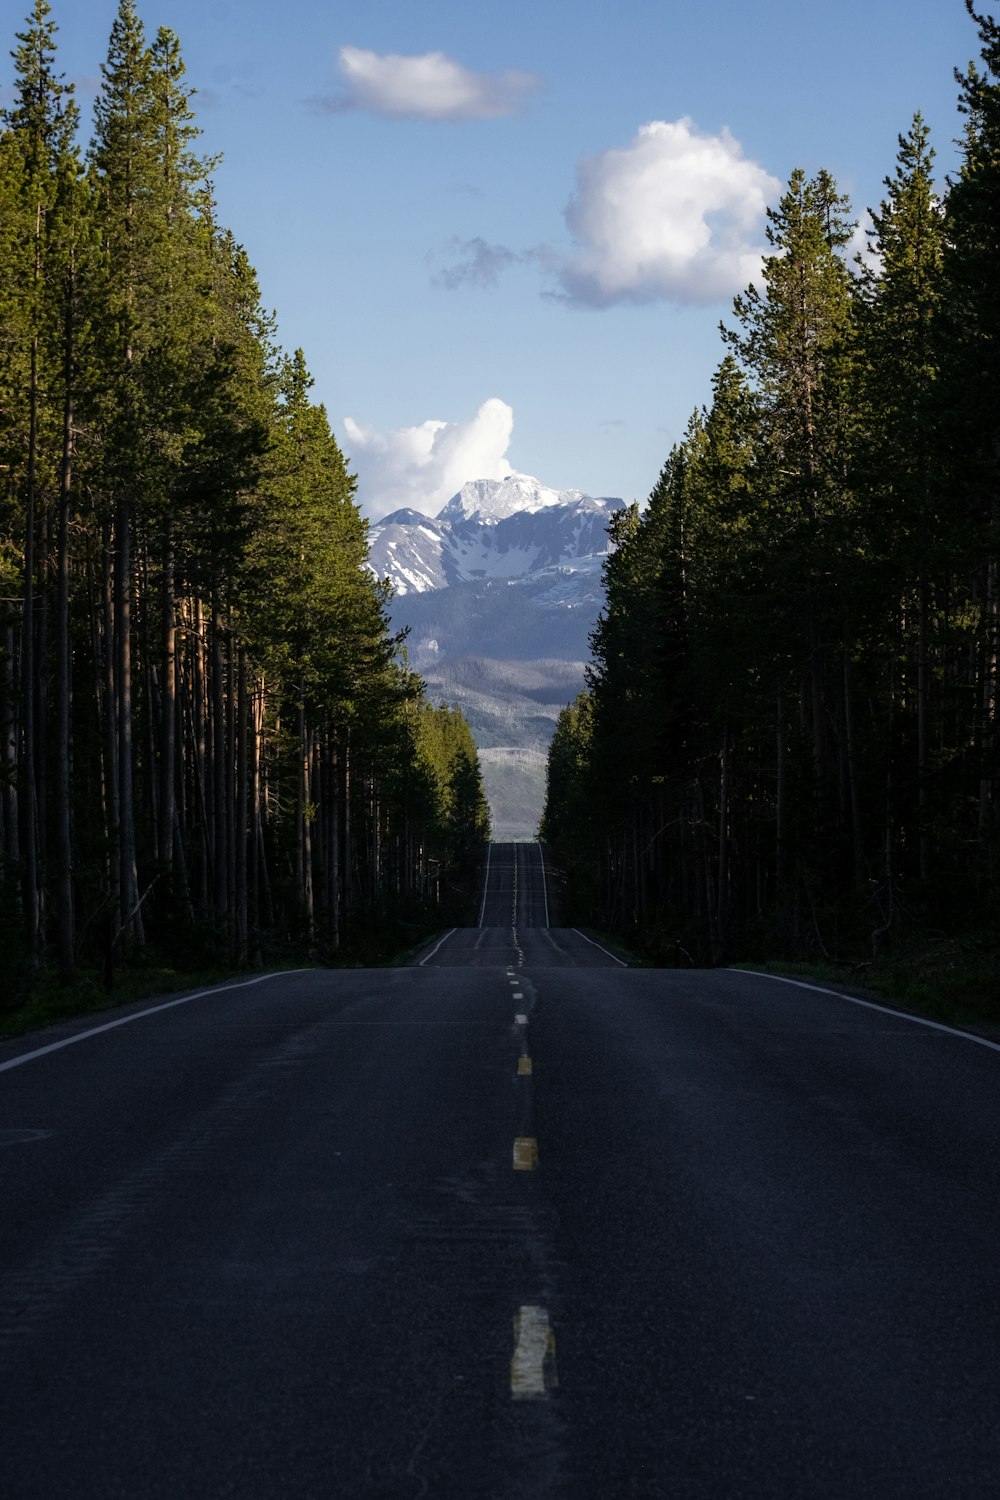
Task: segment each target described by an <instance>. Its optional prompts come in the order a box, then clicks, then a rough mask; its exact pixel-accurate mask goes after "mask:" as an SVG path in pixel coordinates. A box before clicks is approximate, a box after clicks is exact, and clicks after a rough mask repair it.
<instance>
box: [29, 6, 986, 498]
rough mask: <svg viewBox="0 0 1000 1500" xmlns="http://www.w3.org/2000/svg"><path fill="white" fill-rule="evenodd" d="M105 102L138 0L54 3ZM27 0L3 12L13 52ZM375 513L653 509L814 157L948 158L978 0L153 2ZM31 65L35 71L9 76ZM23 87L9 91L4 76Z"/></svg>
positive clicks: (858, 164)
mask: <svg viewBox="0 0 1000 1500" xmlns="http://www.w3.org/2000/svg"><path fill="white" fill-rule="evenodd" d="M51 3H52V7H53V12H54V16H55V19H56V21H57V23H58V25H59V28H60V33H59V42H60V63H61V66H62V68H63V69H64V71H65V72H66V73H67V74H68V76H70V77H71V78H73V79H74V80H75V81H76V82H77V85H78V90H79V94H80V102H81V105H82V106H83V108H84V111H85V113H89V109H90V105H91V102H92V98H93V94H94V90H95V87H96V84H97V80H98V75H99V67H100V63H101V61H102V59H103V57H104V55H105V51H106V46H107V38H108V34H109V32H110V28H111V23H112V20H113V18H114V13H115V10H116V0H51ZM27 9H28V4H27V0H21V3H18V0H4V3H3V16H4V18H5V20H6V22H7V24H6V26H5V31H6V34H7V37H8V42H7V45H8V46H11V45H13V33H14V31H15V29H19V23H20V21H21V19H22V17H23V14H24V13H25V12H26V11H27ZM139 11H140V14H141V15H142V17H143V20H144V22H145V24H146V26H147V29H148V31H149V34H150V36H152V34H153V33H154V32H155V29H156V28H157V26H159V25H161V24H162V25H166V26H170V27H171V28H172V29H173V30H174V31H176V32H177V33H178V35H179V37H180V39H181V44H182V48H183V52H184V57H185V60H186V63H187V66H188V73H189V77H190V81H191V82H192V84H193V85H194V86H195V87H196V88H197V89H198V91H199V93H198V97H197V98H196V99H195V101H194V105H195V109H196V112H197V115H198V120H199V123H200V124H201V126H202V127H203V131H204V135H203V140H202V146H203V148H204V149H205V150H206V151H211V152H215V151H221V152H222V153H223V158H224V159H223V162H222V165H221V167H220V169H219V172H218V176H217V188H218V199H219V205H220V215H221V217H222V219H223V220H224V222H226V223H227V224H228V225H229V226H230V227H231V228H232V229H233V230H234V232H235V233H236V235H237V237H238V238H239V239H240V240H241V241H242V242H243V243H244V244H245V245H246V247H247V250H248V252H249V255H250V258H251V261H252V262H253V263H254V265H255V266H256V267H257V270H258V273H259V275H260V279H261V285H262V290H263V295H264V300H265V303H266V305H267V306H268V307H273V308H274V310H275V311H276V313H277V316H278V324H279V330H280V337H281V341H282V343H283V344H284V346H285V347H286V348H288V349H294V348H295V347H297V346H300V345H301V347H302V348H303V349H304V350H305V352H306V358H307V361H308V363H309V366H310V368H311V370H312V371H313V374H314V376H315V379H316V385H315V393H314V394H315V396H316V398H317V399H318V400H322V401H323V402H324V403H325V405H326V407H327V410H328V412H329V414H330V418H331V422H332V424H333V427H334V430H335V431H336V433H337V436H338V438H339V440H340V441H341V443H342V446H343V447H344V450H345V452H346V453H347V455H348V457H349V459H350V460H351V462H352V464H353V466H354V467H355V468H356V469H357V471H358V473H359V476H360V491H359V493H360V498H361V501H362V505H363V507H364V508H365V509H366V511H367V512H368V513H369V514H370V515H373V516H374V515H377V514H379V513H382V512H384V511H385V510H387V509H389V508H392V507H395V506H396V505H400V504H412V505H415V506H417V507H418V508H420V509H424V510H428V511H435V510H437V509H439V508H440V505H442V504H443V503H444V501H445V500H446V499H447V498H448V496H449V495H450V494H451V493H452V492H453V491H454V490H455V489H456V488H458V485H459V484H460V483H462V482H463V480H465V479H473V478H479V477H491V476H494V477H499V476H501V475H502V474H503V473H505V472H507V471H508V470H509V469H517V470H520V471H522V472H526V473H530V474H535V475H537V476H538V477H539V478H541V479H542V480H543V481H544V482H545V483H546V484H548V485H551V486H554V487H557V488H576V489H581V490H585V491H587V492H589V493H591V494H613V495H621V496H623V497H625V498H626V499H633V498H636V499H643V498H644V497H645V496H646V494H647V493H648V492H649V490H650V489H651V488H652V486H653V483H654V482H655V479H656V476H657V473H658V471H659V468H660V465H661V464H662V462H663V460H664V458H665V457H666V455H667V452H668V451H669V448H670V445H671V444H672V442H674V441H675V440H676V439H677V438H678V437H679V436H680V435H681V434H682V432H683V430H684V427H685V425H686V422H687V419H688V416H689V415H690V412H691V410H692V409H693V408H694V407H695V406H696V405H698V404H700V403H701V402H702V401H703V400H704V399H705V398H706V395H707V392H708V389H709V382H710V379H711V375H712V371H713V369H714V367H715V365H716V364H717V362H718V360H719V358H720V357H721V346H720V342H719V338H718V332H717V329H718V323H719V320H720V318H725V317H726V316H727V315H728V312H729V307H730V304H731V299H732V295H733V293H734V292H735V291H737V290H739V289H740V288H741V286H742V285H743V284H745V281H746V279H747V276H748V274H750V273H752V268H753V266H754V264H755V263H756V262H755V257H756V256H758V255H759V252H760V248H761V246H762V244H763V234H762V225H763V217H764V214H763V210H764V206H765V205H766V204H767V203H773V202H774V201H775V200H776V197H777V195H778V194H779V193H780V191H781V188H782V186H783V184H784V183H785V182H786V181H787V178H788V175H789V173H790V172H791V170H792V169H793V168H794V167H796V166H802V167H804V168H805V169H806V170H807V171H808V172H814V171H816V170H818V169H819V168H820V167H825V168H827V169H828V170H830V171H831V172H832V173H833V174H834V176H835V177H836V178H837V180H838V182H839V184H840V185H841V188H842V190H844V191H846V192H847V193H849V194H850V197H851V200H852V203H853V204H854V206H855V209H856V210H857V211H858V213H860V212H861V211H863V210H864V209H865V208H866V207H867V206H868V205H871V204H874V203H877V202H878V201H879V199H880V197H881V194H882V179H883V177H884V176H885V175H886V174H887V173H889V172H890V171H891V170H892V168H893V164H894V160H895V153H896V138H897V135H898V134H899V132H900V131H903V130H905V129H906V128H907V127H908V125H909V122H910V120H911V118H912V115H913V113H914V111H915V110H917V109H920V110H921V111H922V112H923V114H924V117H925V119H926V120H927V121H928V123H929V125H930V127H931V132H932V139H933V142H934V145H935V147H936V149H937V151H938V166H939V168H940V171H941V173H942V175H943V174H944V172H946V171H947V170H949V169H950V168H951V167H953V165H954V162H955V152H954V145H953V141H954V138H955V137H956V136H957V135H958V134H959V132H960V119H959V116H958V115H957V112H956V108H955V98H956V88H955V84H954V80H953V76H952V71H953V68H954V67H955V66H956V65H958V66H964V65H965V64H966V63H967V62H968V60H969V58H970V57H973V56H975V55H976V53H977V46H976V42H977V38H976V32H975V29H974V27H973V25H972V23H971V22H970V21H969V19H968V17H967V15H966V13H965V9H964V6H963V5H962V3H961V0H923V3H921V4H919V5H914V4H913V3H912V0H864V3H862V0H836V3H833V4H825V5H819V4H816V3H815V0H758V3H756V4H749V3H747V0H716V3H715V4H705V3H704V0H673V3H664V0H618V3H614V4H611V3H603V0H602V3H594V0H572V3H570V0H531V3H528V0H503V3H497V0H474V3H470V0H461V3H458V0H423V3H421V4H414V3H413V0H368V3H366V4H365V5H363V6H356V7H348V6H345V5H338V4H335V3H330V0H286V3H285V4H283V5H275V4H274V3H273V0H268V3H264V0H243V3H236V0H140V4H139ZM6 77H7V78H9V73H8V74H7V75H6ZM5 81H6V80H5Z"/></svg>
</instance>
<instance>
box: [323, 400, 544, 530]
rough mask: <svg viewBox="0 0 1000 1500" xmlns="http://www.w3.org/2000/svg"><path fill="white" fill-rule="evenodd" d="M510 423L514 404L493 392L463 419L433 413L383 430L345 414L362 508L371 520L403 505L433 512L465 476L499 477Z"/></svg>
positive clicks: (506, 471) (506, 467)
mask: <svg viewBox="0 0 1000 1500" xmlns="http://www.w3.org/2000/svg"><path fill="white" fill-rule="evenodd" d="M513 427H514V412H513V409H512V408H511V407H510V406H508V405H507V403H506V401H501V400H500V399H499V397H497V396H491V397H490V398H489V400H488V401H484V402H483V404H482V405H481V406H480V408H479V410H478V411H477V412H476V414H475V416H473V417H470V418H469V419H468V420H467V421H465V422H443V421H440V420H438V419H434V418H432V419H431V420H429V421H427V422H421V423H420V424H419V425H417V426H415V427H398V428H396V430H395V431H393V432H389V433H385V434H383V433H380V432H376V431H375V430H374V429H373V428H370V427H364V426H362V424H361V423H360V422H356V421H355V420H354V418H353V417H345V418H344V430H345V432H346V433H347V440H348V448H349V451H350V462H351V467H352V468H354V469H356V470H357V474H358V498H359V500H360V501H361V505H362V508H363V509H364V511H365V513H366V515H368V516H370V517H371V518H372V520H378V519H379V518H380V517H381V516H385V515H388V514H389V512H390V511H393V510H399V509H400V508H401V507H402V506H410V507H412V508H413V509H414V510H420V511H423V512H424V514H425V515H434V514H435V513H436V512H437V511H439V510H440V509H441V506H442V505H444V503H445V501H447V500H450V499H451V497H452V495H454V494H455V493H456V491H458V490H459V489H461V487H462V485H463V484H464V483H465V481H466V480H467V479H471V478H475V479H502V478H503V477H504V475H505V474H509V473H510V464H509V463H508V462H507V459H506V457H505V455H506V453H507V449H508V448H509V447H510V437H511V432H512V431H513Z"/></svg>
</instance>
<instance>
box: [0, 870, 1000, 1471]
mask: <svg viewBox="0 0 1000 1500" xmlns="http://www.w3.org/2000/svg"><path fill="white" fill-rule="evenodd" d="M481 915H482V924H481V925H480V926H479V927H478V928H473V929H467V930H460V931H456V932H454V933H451V934H449V935H447V936H446V937H444V938H443V940H438V941H437V942H436V943H434V944H430V945H428V948H427V950H426V951H425V952H424V953H423V954H421V955H419V956H418V960H417V961H415V962H414V964H413V965H412V966H411V967H409V968H406V969H394V970H393V969H389V970H380V971H376V970H370V971H339V972H338V971H316V970H310V971H303V972H296V973H289V974H285V975H274V976H269V977H266V978H255V979H253V980H250V981H245V982H241V983H239V984H234V985H231V986H228V987H220V988H216V989H213V990H211V991H207V992H201V993H198V994H193V995H190V996H186V997H180V998H171V999H169V1000H167V1001H164V1002H144V1003H142V1004H139V1005H134V1006H131V1007H126V1008H123V1009H121V1010H118V1011H113V1012H109V1013H107V1014H103V1015H100V1016H98V1017H92V1018H90V1019H89V1020H86V1021H79V1022H75V1023H72V1024H69V1025H65V1026H62V1027H59V1028H56V1029H53V1030H51V1031H47V1032H44V1033H39V1034H36V1035H34V1036H29V1037H24V1038H21V1039H19V1040H18V1041H16V1042H10V1043H6V1044H3V1045H2V1046H0V1413H2V1416H0V1423H2V1432H0V1496H2V1497H3V1500H29V1497H30V1500H36V1497H37V1500H62V1497H66V1500H112V1497H128V1500H141V1497H146V1496H156V1497H165V1500H185V1497H216V1496H232V1497H239V1500H255V1497H272V1496H274V1497H286V1496H287V1497H310V1500H312V1497H316V1500H341V1497H343V1500H349V1497H353V1496H373V1497H385V1500H390V1497H392V1500H395V1497H400V1500H409V1497H422V1496H427V1497H430V1500H448V1497H459V1500H488V1497H497V1500H507V1497H522V1496H523V1497H539V1500H541V1497H545V1500H548V1497H565V1500H616V1497H619V1496H623V1497H624V1496H665V1497H675V1500H684V1497H689V1496H690V1497H705V1500H709V1497H711V1500H716V1497H747V1500H757V1497H771V1496H773V1497H780V1500H784V1497H790V1500H800V1497H803V1500H807V1497H812V1496H822V1497H831V1500H834V1497H835V1500H855V1497H856V1500H862V1497H863V1500H897V1497H898V1500H920V1497H932V1496H933V1497H942V1500H945V1497H947V1500H962V1497H980V1496H982V1497H990V1500H995V1497H997V1496H998V1495H1000V1378H998V1377H1000V1353H998V1350H1000V1109H998V1105H1000V1087H998V1084H1000V1049H998V1048H997V1047H996V1046H992V1045H990V1044H989V1043H988V1042H984V1041H981V1040H978V1039H974V1038H970V1037H967V1036H965V1035H963V1034H958V1033H955V1032H950V1031H948V1030H946V1029H940V1028H935V1027H932V1026H929V1025H925V1024H920V1023H918V1022H915V1021H912V1020H910V1019H907V1018H905V1017H903V1016H900V1015H897V1014H895V1013H892V1012H889V1011H886V1010H882V1009H878V1008H873V1007H869V1006H865V1005H863V1004H858V1003H856V1002H853V1001H851V1000H849V999H847V998H844V997H842V996H840V995H834V994H831V993H828V992H823V991H822V990H817V989H813V988H810V987H808V986H805V987H803V986H800V985H795V984H790V983H783V982H780V981H777V980H772V979H767V978H764V977H760V976H753V975H747V974H740V973H733V972H728V971H724V970H722V971H713V972H697V971H672V970H666V971H653V970H635V969H627V968H625V967H623V966H622V965H621V963H620V962H619V961H618V959H617V958H616V957H615V956H614V955H613V954H611V953H609V952H606V951H605V950H604V949H602V948H601V947H598V946H595V945H594V944H593V943H592V942H591V941H589V940H588V939H587V938H586V937H585V936H584V935H583V934H580V933H576V932H573V931H568V930H565V929H554V928H549V927H548V926H547V916H548V904H547V896H546V890H545V882H544V872H543V867H542V854H541V850H540V848H539V847H538V846H537V845H517V846H514V845H495V846H493V847H492V849H491V850H490V863H489V873H488V880H487V882H486V886H485V890H484V893H483V902H482V909H481Z"/></svg>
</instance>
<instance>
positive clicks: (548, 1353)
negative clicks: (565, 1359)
mask: <svg viewBox="0 0 1000 1500" xmlns="http://www.w3.org/2000/svg"><path fill="white" fill-rule="evenodd" d="M558 1384H559V1380H558V1376H557V1374H556V1338H555V1334H554V1333H553V1332H552V1329H551V1327H550V1326H549V1315H548V1312H547V1311H546V1310H545V1308H544V1307H521V1308H519V1310H518V1311H517V1313H516V1314H515V1317H514V1357H513V1359H512V1360H511V1362H510V1394H511V1396H512V1398H513V1399H514V1400H515V1401H544V1400H545V1399H546V1398H547V1396H548V1393H549V1391H550V1390H552V1388H553V1387H554V1386H557V1385H558Z"/></svg>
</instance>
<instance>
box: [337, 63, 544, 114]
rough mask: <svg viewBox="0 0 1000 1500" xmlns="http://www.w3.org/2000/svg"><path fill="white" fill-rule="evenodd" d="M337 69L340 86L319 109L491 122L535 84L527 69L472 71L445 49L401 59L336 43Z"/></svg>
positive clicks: (519, 104)
mask: <svg viewBox="0 0 1000 1500" xmlns="http://www.w3.org/2000/svg"><path fill="white" fill-rule="evenodd" d="M337 71H338V73H339V74H340V78H341V88H340V89H339V91H338V92H336V93H334V94H330V95H328V96H326V97H324V98H322V99H319V100H317V101H315V102H316V103H317V104H318V105H319V106H320V108H322V109H324V110H326V111H328V112H330V113H339V112H340V111H342V110H349V109H362V110H369V111H370V112H371V113H372V114H376V115H388V116H393V117H396V118H404V119H416V120H493V119H498V118H500V117H501V116H503V115H513V114H517V113H518V111H519V110H520V109H522V108H523V107H524V103H525V100H526V99H527V97H528V95H530V94H531V93H532V92H534V90H536V89H537V88H538V87H539V86H540V80H539V79H538V78H537V77H536V76H535V75H534V74H532V73H522V72H519V71H517V70H516V69H510V68H508V69H507V70H506V71H505V72H503V73H498V74H493V73H477V72H474V71H473V70H472V69H471V68H465V67H463V66H462V64H461V63H458V62H456V61H455V60H454V58H451V57H448V56H446V54H445V53H444V52H425V53H422V54H420V55H419V56H413V57H406V56H403V55H402V54H400V53H397V52H386V53H378V52H368V51H365V50H364V48H361V47H341V48H340V51H339V52H338V54H337Z"/></svg>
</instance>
